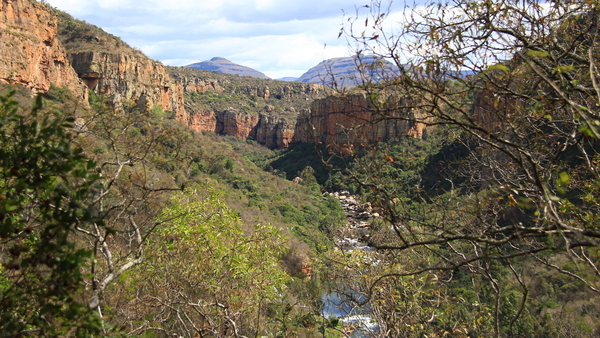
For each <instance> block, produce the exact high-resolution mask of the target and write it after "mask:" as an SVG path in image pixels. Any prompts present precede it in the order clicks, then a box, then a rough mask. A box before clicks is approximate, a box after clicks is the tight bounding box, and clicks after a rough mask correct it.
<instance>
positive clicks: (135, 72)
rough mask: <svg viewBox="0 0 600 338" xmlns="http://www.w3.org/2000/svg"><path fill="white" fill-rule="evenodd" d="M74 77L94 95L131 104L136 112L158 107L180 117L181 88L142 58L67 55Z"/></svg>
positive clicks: (159, 66) (158, 66) (163, 70)
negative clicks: (80, 80)
mask: <svg viewBox="0 0 600 338" xmlns="http://www.w3.org/2000/svg"><path fill="white" fill-rule="evenodd" d="M69 59H70V61H71V64H72V66H73V68H74V69H75V71H76V72H77V74H78V76H79V77H80V78H81V79H82V80H83V82H84V83H85V84H86V85H87V86H88V88H89V89H91V90H93V91H94V92H96V93H98V94H104V95H107V96H108V97H110V98H112V100H113V102H115V104H120V103H121V102H123V101H124V100H131V101H133V102H135V103H136V104H137V105H138V107H139V108H140V109H143V110H150V109H152V108H153V107H154V106H155V105H159V106H161V107H162V109H163V110H165V111H171V112H174V113H175V114H176V116H177V118H178V119H183V118H184V115H185V113H184V106H183V88H182V86H181V85H180V84H178V83H176V82H175V81H174V80H173V79H172V78H171V76H170V75H169V73H168V72H167V70H166V68H165V67H164V66H163V65H162V64H161V63H160V62H158V61H154V60H152V59H149V58H147V57H144V56H138V55H127V54H113V53H100V52H80V53H73V54H69Z"/></svg>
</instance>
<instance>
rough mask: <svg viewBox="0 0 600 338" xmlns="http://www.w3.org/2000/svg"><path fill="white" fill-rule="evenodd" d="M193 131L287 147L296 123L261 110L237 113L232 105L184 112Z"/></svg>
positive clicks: (274, 146) (280, 147)
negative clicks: (225, 107)
mask: <svg viewBox="0 0 600 338" xmlns="http://www.w3.org/2000/svg"><path fill="white" fill-rule="evenodd" d="M182 122H184V124H186V125H187V126H188V127H189V128H190V129H192V130H194V131H209V132H214V133H216V134H222V135H231V136H235V137H237V138H239V139H242V140H245V139H252V140H255V141H256V142H258V143H260V144H262V145H264V146H266V147H269V148H273V149H283V148H287V147H288V145H289V144H290V143H291V141H292V137H293V136H294V127H295V125H296V122H295V121H293V120H289V119H284V118H276V117H272V116H269V115H267V114H264V113H247V112H240V111H238V110H237V109H234V108H231V107H230V108H228V109H227V110H225V111H214V110H208V111H207V110H199V111H195V112H194V113H193V114H187V116H186V118H185V120H184V121H182Z"/></svg>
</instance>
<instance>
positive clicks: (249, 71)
mask: <svg viewBox="0 0 600 338" xmlns="http://www.w3.org/2000/svg"><path fill="white" fill-rule="evenodd" d="M184 67H185V68H193V69H200V70H207V71H211V72H217V73H222V74H230V75H240V76H250V77H255V78H259V79H270V77H268V76H266V75H265V74H263V73H261V72H259V71H258V70H256V69H253V68H250V67H246V66H242V65H239V64H237V63H233V62H231V61H229V60H227V59H226V58H223V57H220V56H216V57H213V58H212V59H210V60H208V61H202V62H196V63H192V64H189V65H186V66H184Z"/></svg>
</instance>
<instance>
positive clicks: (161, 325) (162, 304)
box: [115, 187, 289, 337]
mask: <svg viewBox="0 0 600 338" xmlns="http://www.w3.org/2000/svg"><path fill="white" fill-rule="evenodd" d="M159 219H160V221H161V222H163V223H164V226H161V227H160V228H159V229H158V230H157V231H156V232H155V233H154V234H153V235H151V238H150V244H149V246H148V250H147V259H146V261H145V263H144V264H143V265H142V266H141V267H140V269H139V270H136V271H135V272H132V273H131V274H129V275H128V277H127V278H126V280H125V281H124V285H131V286H135V288H136V289H137V292H136V294H135V296H133V298H132V299H131V300H130V301H129V302H128V303H127V304H126V305H123V306H118V307H115V311H117V312H118V313H119V316H118V317H121V316H123V318H129V322H128V323H127V324H128V325H131V327H132V328H135V330H134V331H132V333H140V332H144V331H146V330H150V331H155V332H157V333H158V332H162V333H165V334H168V335H171V334H177V335H178V336H184V337H188V336H189V337H194V336H196V335H201V336H218V337H222V336H239V335H241V334H244V335H256V334H265V333H266V332H267V331H266V330H268V329H267V327H269V326H270V325H269V324H268V323H269V322H272V319H270V318H269V316H270V314H269V311H268V308H269V306H270V305H271V304H274V303H275V302H277V301H278V300H279V299H280V297H282V296H281V295H282V294H284V293H285V289H286V284H285V283H286V281H287V280H288V278H289V277H288V276H287V274H286V273H285V272H284V271H283V269H282V268H281V266H280V265H279V263H278V258H279V257H280V256H281V254H282V253H283V251H282V250H283V248H284V246H283V245H282V244H283V241H284V238H282V237H281V235H280V234H279V231H277V230H276V229H275V228H273V227H272V226H260V225H259V226H257V227H256V228H255V229H254V231H253V232H252V233H250V234H248V235H245V234H244V233H243V232H242V230H241V227H240V220H239V218H238V217H237V215H236V213H235V212H233V211H232V210H230V209H228V208H227V207H226V206H225V204H224V200H223V196H222V192H217V191H214V190H212V189H210V188H203V187H197V188H194V189H187V190H186V191H185V192H183V193H179V194H177V195H176V196H174V197H173V198H172V199H171V201H170V202H169V205H168V206H167V207H166V208H165V209H163V211H162V212H161V214H160V216H159ZM174 257H177V259H173V258H174ZM157 308H162V309H164V310H162V311H156V310H155V309H157Z"/></svg>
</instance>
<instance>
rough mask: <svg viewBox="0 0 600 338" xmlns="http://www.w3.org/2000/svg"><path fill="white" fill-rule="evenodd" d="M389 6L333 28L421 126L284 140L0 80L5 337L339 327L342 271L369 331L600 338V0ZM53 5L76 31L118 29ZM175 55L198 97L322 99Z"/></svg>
mask: <svg viewBox="0 0 600 338" xmlns="http://www.w3.org/2000/svg"><path fill="white" fill-rule="evenodd" d="M380 5H381V3H380V2H379V1H373V2H372V4H371V5H370V6H369V7H368V8H369V11H370V12H369V14H370V15H371V17H370V19H369V20H362V18H361V20H349V21H348V22H349V24H350V25H355V26H352V27H348V26H347V27H344V31H343V32H345V33H346V34H347V38H348V39H350V40H351V41H354V42H356V44H355V46H357V47H358V48H359V49H358V50H357V53H358V54H368V55H371V54H374V55H377V54H378V53H379V56H380V57H382V58H385V59H386V60H390V61H394V62H395V64H396V66H398V69H399V71H400V72H401V74H400V75H398V74H394V75H391V76H390V74H389V73H385V72H383V73H381V74H380V75H381V77H380V78H381V79H383V80H384V81H383V82H381V81H380V82H378V83H370V82H365V83H363V84H362V85H361V86H359V87H357V88H356V89H354V90H356V91H360V92H362V93H366V94H367V95H366V96H367V97H369V98H370V99H371V101H372V102H370V107H372V109H373V113H375V114H377V116H379V117H380V118H381V120H385V119H398V118H401V119H404V120H407V122H411V123H417V122H418V123H422V124H425V125H427V129H426V133H425V135H426V136H425V137H423V139H414V138H410V137H405V138H399V139H394V140H387V141H386V142H380V143H377V144H361V145H352V146H346V145H345V146H341V147H337V146H335V145H322V146H316V147H315V146H313V145H294V146H293V147H290V149H287V150H285V151H274V150H269V149H266V148H264V147H261V146H260V145H257V144H256V143H255V142H253V141H252V140H239V139H237V138H235V137H233V136H219V135H215V134H213V133H198V132H193V131H191V130H189V129H186V128H185V127H183V126H182V125H181V124H179V122H178V121H175V119H174V116H171V115H170V113H168V112H165V111H163V109H162V108H161V107H159V106H155V107H152V109H150V110H149V111H140V110H139V109H138V108H137V107H136V104H135V103H133V102H123V104H122V106H121V105H120V106H119V107H114V106H113V105H112V103H110V102H108V101H107V100H106V99H105V98H104V97H102V96H99V95H96V94H94V93H92V92H90V96H89V97H90V102H89V104H90V107H89V108H88V107H82V106H81V105H78V104H76V103H74V102H72V101H73V100H72V98H71V97H70V93H69V91H68V90H67V89H65V88H58V87H54V86H53V87H52V88H51V90H50V92H49V93H48V94H47V95H46V97H45V99H46V100H45V101H44V100H42V98H41V97H38V98H37V99H36V100H31V99H29V98H28V97H27V95H28V93H27V92H26V91H23V90H22V89H19V90H18V91H17V92H15V93H13V94H11V95H6V94H4V95H2V96H0V163H1V165H0V262H1V265H0V305H1V307H0V319H1V320H0V331H1V332H2V333H1V335H2V336H15V337H16V336H49V337H59V336H82V337H83V336H125V335H129V336H133V335H136V336H146V337H162V336H182V337H196V336H208V337H244V336H246V337H258V336H267V337H342V336H344V335H345V333H342V332H343V330H344V329H348V328H349V326H352V324H349V325H346V326H347V327H346V328H342V327H341V325H342V324H341V320H340V319H338V318H322V317H321V316H320V312H319V311H320V309H321V306H322V305H323V304H322V302H321V296H322V294H323V293H324V292H330V291H331V290H333V291H336V292H337V294H339V295H340V297H341V298H342V299H343V300H344V301H345V302H346V304H345V305H347V306H355V307H356V308H357V309H362V310H365V311H368V312H369V316H370V318H371V320H373V321H374V322H376V323H377V324H378V326H379V331H378V332H373V333H372V334H373V335H374V336H389V337H424V336H427V337H443V336H452V337H569V336H571V337H594V336H598V333H599V332H600V325H599V323H600V305H599V304H600V302H599V295H598V294H599V293H600V291H599V290H600V279H599V273H598V271H599V270H600V269H599V264H600V262H599V257H600V256H599V254H600V251H599V248H600V244H599V243H598V239H599V238H600V230H599V229H600V225H599V217H598V215H599V214H600V208H599V203H598V197H599V196H600V176H599V172H600V168H599V167H598V163H599V162H600V146H599V144H598V138H599V136H600V135H599V131H598V126H599V125H600V117H599V116H600V114H599V113H598V102H599V94H598V88H597V87H598V85H597V83H598V75H597V69H598V65H599V62H598V61H599V60H598V55H599V53H598V48H597V42H596V40H597V35H598V30H597V25H598V13H599V8H600V4H598V3H597V2H596V1H588V2H580V1H567V2H550V3H541V2H539V3H538V2H535V1H512V0H508V1H501V2H493V1H479V2H472V1H457V2H454V3H453V5H449V4H446V3H444V4H431V5H429V6H428V7H427V8H426V10H425V11H415V12H414V13H413V16H412V17H411V16H407V20H409V21H406V22H403V23H398V22H395V25H401V27H399V32H396V33H398V34H395V35H388V33H389V32H388V31H387V30H386V29H384V28H385V27H388V26H387V25H385V24H384V21H385V20H386V18H387V13H386V12H385V9H384V8H381V7H380ZM447 13H453V16H447ZM59 15H60V14H59ZM61 20H63V21H64V22H63V28H62V29H64V30H65V31H64V32H63V36H64V37H65V38H66V39H65V43H66V44H72V45H71V47H69V48H73V50H87V49H94V48H98V46H100V45H102V43H103V41H104V43H107V44H109V45H111V44H114V47H115V48H120V47H123V46H121V45H119V41H120V40H118V39H117V38H113V37H110V36H108V37H107V36H106V35H102V34H101V33H102V32H100V31H99V30H97V29H96V28H94V27H93V26H88V25H86V24H84V23H81V22H77V21H73V20H71V19H70V18H69V17H67V16H64V17H63V18H61ZM65 22H66V23H67V24H65ZM362 22H365V26H366V27H364V29H365V32H367V33H364V34H360V33H359V34H358V35H356V36H355V35H353V32H360V31H361V30H357V29H355V28H356V25H360V24H362ZM361 28H363V27H361ZM371 31H372V32H373V34H372V35H371V34H368V32H371ZM69 37H72V38H69ZM96 37H98V39H97V38H96ZM386 37H388V38H386ZM109 38H110V39H109ZM404 38H406V39H407V41H412V42H414V43H413V44H410V45H409V46H405V47H406V48H407V49H406V51H407V54H406V55H399V54H398V53H399V51H400V50H399V49H398V46H399V45H400V42H402V40H403V39H404ZM415 38H416V39H415ZM103 39H108V40H103ZM88 40H89V41H88ZM88 42H89V43H88ZM388 43H391V44H390V45H388ZM373 46H376V48H374V47H373ZM123 48H126V47H123ZM432 51H436V52H435V53H432ZM490 58H491V59H490ZM363 68H364V69H365V71H368V72H369V74H373V73H376V72H377V71H378V70H379V69H378V68H377V67H376V66H373V65H370V66H368V65H367V66H365V67H363ZM381 70H383V69H381ZM466 70H470V73H469V74H468V76H465V71H466ZM171 72H172V75H173V77H176V78H178V79H179V80H180V81H181V83H183V84H184V85H186V86H191V87H194V86H201V87H204V88H203V90H200V91H198V90H196V91H195V90H188V91H187V94H186V95H187V97H186V99H187V100H188V102H189V103H190V105H189V106H188V107H187V108H186V109H191V110H190V112H198V111H209V110H218V111H225V110H227V109H230V108H229V107H231V108H232V109H234V110H237V111H242V112H246V113H248V114H250V115H251V114H258V113H264V114H267V115H269V114H270V115H269V116H271V117H274V118H280V117H282V118H286V119H289V120H290V121H292V119H293V118H294V117H295V114H296V112H297V111H298V110H299V109H306V108H308V106H309V103H310V100H311V99H313V98H315V97H317V95H321V94H324V93H323V92H319V93H316V92H314V91H313V90H314V89H315V88H313V87H310V86H307V85H304V84H290V83H284V82H281V83H280V82H276V81H266V80H258V79H252V78H246V77H236V76H228V75H223V74H216V73H208V72H201V71H195V70H189V69H180V68H172V69H171ZM267 87H268V95H267ZM311 88H312V89H311ZM320 90H321V89H320ZM346 92H347V91H346V90H344V91H343V92H341V93H339V94H340V95H341V96H342V97H343V95H346V94H347V93H346ZM392 94H393V95H396V97H397V96H398V95H401V96H403V97H404V96H406V99H405V100H402V102H403V104H405V105H406V106H407V107H403V108H407V109H411V110H412V111H413V112H415V113H423V114H412V115H407V116H403V117H398V115H397V114H394V112H390V111H389V109H390V107H391V106H392V105H390V104H388V103H389V102H386V101H385V98H389V97H391V95H392ZM292 108H293V109H292ZM286 177H287V179H285V178H286ZM292 179H294V182H292V181H291V180H292ZM325 190H329V191H338V190H349V191H350V192H351V193H352V194H355V195H356V198H358V199H360V202H361V203H363V204H361V205H360V208H361V209H370V211H368V212H367V211H365V212H366V213H367V214H368V215H367V216H369V217H368V218H369V219H368V222H366V221H365V222H366V223H361V224H359V226H357V227H360V228H361V229H359V230H360V232H355V233H358V235H357V236H360V237H361V239H362V240H363V241H364V242H367V243H368V244H369V246H371V248H373V249H374V250H372V251H369V250H348V251H344V250H336V249H337V248H334V243H335V241H334V239H335V238H336V237H339V236H344V235H345V234H347V233H349V232H350V230H349V229H343V225H344V223H345V219H346V217H345V215H344V213H343V211H342V209H341V208H340V203H339V202H338V201H337V200H336V199H335V198H334V197H332V196H330V195H329V194H325V193H324V191H325ZM366 202H369V203H368V204H367V203H366Z"/></svg>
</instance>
